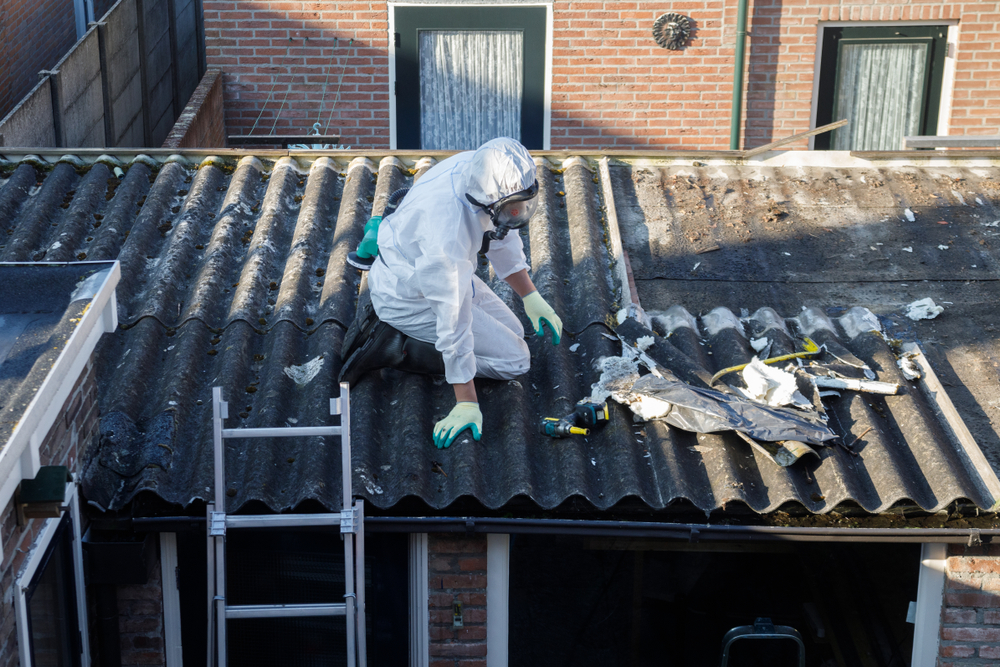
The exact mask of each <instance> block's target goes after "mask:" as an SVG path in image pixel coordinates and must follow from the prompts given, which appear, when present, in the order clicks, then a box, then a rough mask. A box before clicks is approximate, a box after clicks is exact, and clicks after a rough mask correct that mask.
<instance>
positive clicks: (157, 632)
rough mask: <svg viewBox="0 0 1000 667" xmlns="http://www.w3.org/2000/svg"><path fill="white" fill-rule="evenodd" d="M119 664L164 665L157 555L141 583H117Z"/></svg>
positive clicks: (161, 593)
mask: <svg viewBox="0 0 1000 667" xmlns="http://www.w3.org/2000/svg"><path fill="white" fill-rule="evenodd" d="M118 630H119V632H121V640H122V641H121V647H122V648H121V650H122V667H140V666H142V667H149V666H150V665H153V666H155V665H165V664H166V655H165V653H164V649H163V576H162V571H161V569H160V562H159V560H158V559H157V560H156V562H155V563H154V564H153V567H152V568H151V569H150V572H149V580H148V581H147V582H146V583H144V584H133V585H130V586H119V587H118Z"/></svg>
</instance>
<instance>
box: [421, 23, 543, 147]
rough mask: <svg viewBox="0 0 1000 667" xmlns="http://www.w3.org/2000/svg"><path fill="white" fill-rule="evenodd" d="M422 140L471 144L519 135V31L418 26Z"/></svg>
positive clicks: (436, 143)
mask: <svg viewBox="0 0 1000 667" xmlns="http://www.w3.org/2000/svg"><path fill="white" fill-rule="evenodd" d="M419 48H420V146H421V148H425V149H434V150H471V149H473V148H477V147H478V146H479V145H480V144H482V143H484V142H486V141H488V140H490V139H495V138H496V137H511V138H513V139H518V140H520V139H521V95H522V81H521V67H522V62H523V60H524V56H523V49H522V43H521V33H520V32H515V31H487V32H472V31H464V30H463V31H429V30H424V31H421V32H420V44H419Z"/></svg>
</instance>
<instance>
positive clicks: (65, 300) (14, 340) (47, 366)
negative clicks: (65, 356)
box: [0, 263, 111, 443]
mask: <svg viewBox="0 0 1000 667" xmlns="http://www.w3.org/2000/svg"><path fill="white" fill-rule="evenodd" d="M110 266H111V264H110V263H107V264H102V263H86V264H76V265H66V264H55V265H53V264H36V265H32V264H0V443H6V442H8V440H9V439H10V437H11V434H12V433H13V432H14V428H15V427H16V426H17V424H18V422H19V421H20V420H21V418H22V417H23V416H24V413H25V411H26V410H27V409H28V406H29V405H30V404H31V401H32V400H33V399H34V398H35V396H36V395H37V393H38V390H39V388H40V387H41V386H42V383H43V382H45V379H46V378H47V377H48V375H49V371H50V370H51V369H52V367H53V365H54V364H55V361H56V358H57V357H58V356H59V354H60V353H61V352H62V350H63V347H64V346H65V344H66V341H68V340H69V338H70V336H72V335H73V332H74V331H75V330H76V328H77V326H78V325H79V323H80V319H81V315H82V314H83V312H84V310H85V309H86V308H87V307H88V306H89V305H90V303H91V300H92V298H93V296H94V293H95V290H90V289H87V288H86V285H85V283H87V279H88V278H90V277H91V276H95V275H97V274H101V275H102V272H103V271H104V270H106V269H109V267H110ZM98 277H100V275H98ZM91 282H93V281H91ZM81 286H82V287H83V289H81Z"/></svg>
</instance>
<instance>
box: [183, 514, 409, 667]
mask: <svg viewBox="0 0 1000 667" xmlns="http://www.w3.org/2000/svg"><path fill="white" fill-rule="evenodd" d="M407 540H408V536H407V535H405V534H401V533H386V534H376V535H367V536H366V537H365V590H366V600H365V602H366V611H367V614H366V620H367V624H366V630H367V646H368V661H369V664H372V665H383V664H385V665H396V664H405V662H406V660H407V650H408V648H409V642H408V639H407V638H408V636H409V610H408V596H407V591H408V588H407V579H406V578H407V573H408V567H407V559H408V541H407ZM226 551H227V556H228V558H227V561H228V563H227V594H228V597H229V604H231V605H247V604H306V603H326V602H341V601H343V599H344V546H343V542H342V541H341V539H340V534H339V533H331V532H329V531H326V530H253V531H231V532H230V533H229V534H228V535H227V536H226ZM178 558H179V561H180V569H181V573H182V576H181V577H180V582H181V590H180V593H181V605H182V608H183V612H182V618H183V619H184V620H185V621H190V622H188V623H184V624H183V625H182V629H181V632H182V639H183V646H184V661H185V664H187V663H188V659H189V657H190V659H191V664H204V660H205V655H206V651H207V646H206V644H205V641H206V636H205V628H206V627H207V623H206V620H205V603H206V597H205V596H206V591H207V588H206V586H207V583H206V578H205V574H204V573H205V572H206V567H207V566H206V544H205V536H204V534H198V533H187V534H185V535H184V539H182V540H180V539H179V540H178ZM185 571H186V572H190V573H192V576H190V577H185V576H183V574H184V572H185ZM199 573H200V576H199ZM199 603H200V604H199ZM199 608H200V613H199V611H198V610H199ZM198 618H200V619H201V621H198V620H197V619H198ZM345 628H346V624H345V622H344V619H343V618H342V617H325V618H324V617H317V618H309V617H306V618H288V619H247V620H231V621H229V623H228V624H227V628H226V629H227V636H228V642H227V644H228V651H229V663H230V664H236V665H247V666H253V665H267V666H268V667H279V666H283V665H287V666H289V667H292V666H294V667H308V666H309V665H323V666H324V667H325V666H335V665H344V664H346V659H347V649H346V633H345Z"/></svg>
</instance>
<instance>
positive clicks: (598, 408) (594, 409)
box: [538, 401, 608, 438]
mask: <svg viewBox="0 0 1000 667" xmlns="http://www.w3.org/2000/svg"><path fill="white" fill-rule="evenodd" d="M607 421H608V404H607V402H604V403H590V402H588V401H581V402H580V403H577V404H576V407H575V408H574V409H573V412H571V413H569V414H568V415H566V416H565V417H562V418H559V419H556V418H555V417H545V418H543V419H542V421H541V422H540V423H539V424H538V430H539V431H540V432H541V433H542V435H547V436H549V437H550V438H565V437H566V436H568V435H590V428H589V427H592V426H598V425H600V424H604V423H606V422H607Z"/></svg>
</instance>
